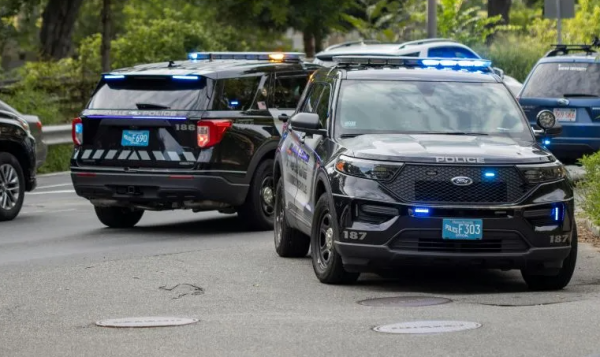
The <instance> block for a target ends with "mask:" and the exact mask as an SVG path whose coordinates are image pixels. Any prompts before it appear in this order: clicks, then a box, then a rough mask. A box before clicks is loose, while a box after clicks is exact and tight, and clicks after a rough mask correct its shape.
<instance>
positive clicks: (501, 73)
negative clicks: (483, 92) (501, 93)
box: [492, 67, 504, 78]
mask: <svg viewBox="0 0 600 357" xmlns="http://www.w3.org/2000/svg"><path fill="white" fill-rule="evenodd" d="M492 70H493V71H494V73H495V74H496V75H497V76H498V77H500V78H504V71H503V70H501V69H500V68H498V67H494V68H492Z"/></svg>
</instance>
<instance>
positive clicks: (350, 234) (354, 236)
mask: <svg viewBox="0 0 600 357" xmlns="http://www.w3.org/2000/svg"><path fill="white" fill-rule="evenodd" d="M343 234H344V238H345V239H351V240H363V239H365V237H366V236H367V232H356V231H344V232H343Z"/></svg>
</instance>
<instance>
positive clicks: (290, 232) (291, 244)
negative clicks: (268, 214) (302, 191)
mask: <svg viewBox="0 0 600 357" xmlns="http://www.w3.org/2000/svg"><path fill="white" fill-rule="evenodd" d="M274 238H275V251H276V252H277V254H279V256H280V257H286V258H289V257H294V258H298V257H304V256H306V253H308V249H309V248H310V239H309V237H307V236H305V235H304V234H302V232H300V231H299V230H297V229H294V228H292V227H290V225H289V224H288V223H287V220H286V215H285V191H284V190H283V179H280V180H279V182H278V183H277V190H276V191H275V229H274Z"/></svg>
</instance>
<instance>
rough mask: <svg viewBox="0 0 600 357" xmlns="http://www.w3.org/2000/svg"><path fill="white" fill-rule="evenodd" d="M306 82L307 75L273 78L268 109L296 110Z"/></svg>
mask: <svg viewBox="0 0 600 357" xmlns="http://www.w3.org/2000/svg"><path fill="white" fill-rule="evenodd" d="M307 82H308V76H307V75H289V76H285V75H283V76H277V77H275V85H274V91H273V96H272V100H271V105H270V107H271V108H274V109H296V107H297V106H298V101H299V100H300V96H301V95H302V92H303V91H304V87H306V83H307Z"/></svg>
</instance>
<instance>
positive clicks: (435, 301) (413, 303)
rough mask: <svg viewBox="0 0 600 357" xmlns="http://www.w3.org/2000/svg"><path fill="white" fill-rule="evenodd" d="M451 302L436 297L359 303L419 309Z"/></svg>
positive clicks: (403, 297)
mask: <svg viewBox="0 0 600 357" xmlns="http://www.w3.org/2000/svg"><path fill="white" fill-rule="evenodd" d="M449 302H452V300H450V299H446V298H440V297H435V296H396V297H387V298H380V299H368V300H362V301H359V302H358V303H359V304H361V305H365V306H382V307H419V306H431V305H440V304H447V303H449Z"/></svg>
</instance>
